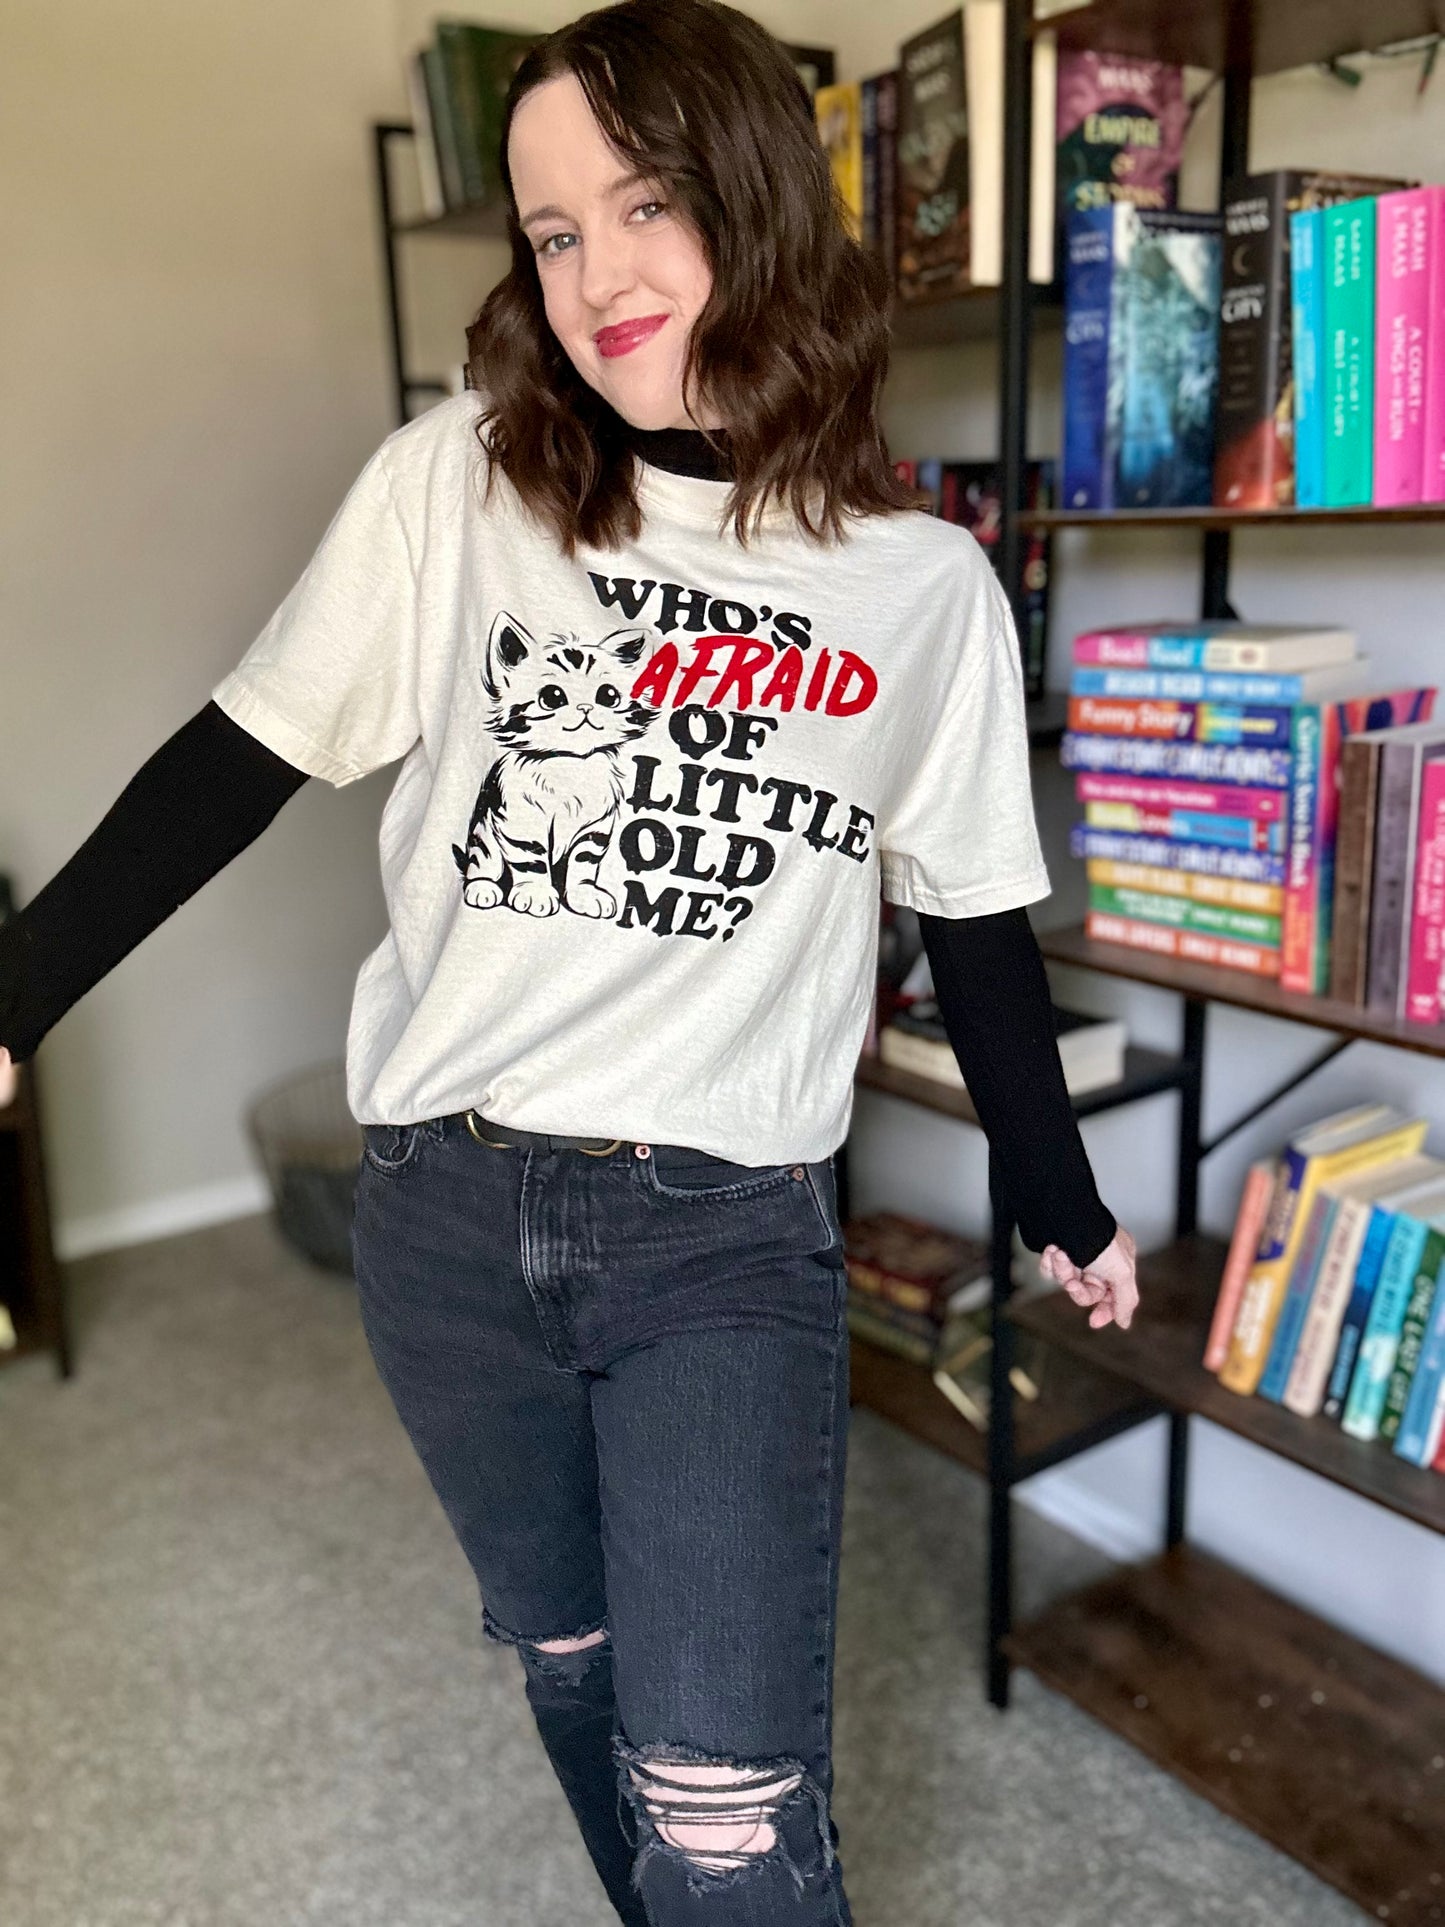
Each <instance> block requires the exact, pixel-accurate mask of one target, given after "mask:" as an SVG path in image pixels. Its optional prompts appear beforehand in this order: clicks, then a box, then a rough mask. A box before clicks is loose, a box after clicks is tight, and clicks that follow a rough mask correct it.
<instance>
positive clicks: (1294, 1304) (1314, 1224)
mask: <svg viewBox="0 0 1445 1927" xmlns="http://www.w3.org/2000/svg"><path fill="white" fill-rule="evenodd" d="M1337 1209H1338V1206H1337V1203H1336V1200H1335V1199H1334V1198H1331V1197H1328V1196H1327V1195H1326V1194H1325V1193H1324V1192H1320V1193H1319V1195H1318V1196H1317V1197H1316V1198H1315V1201H1314V1204H1313V1206H1312V1208H1311V1210H1310V1216H1309V1223H1308V1224H1307V1225H1306V1226H1305V1228H1304V1235H1303V1237H1302V1238H1301V1240H1300V1248H1299V1250H1298V1251H1297V1252H1296V1254H1295V1261H1294V1265H1293V1267H1292V1269H1291V1271H1290V1276H1289V1290H1288V1292H1287V1293H1286V1294H1285V1301H1284V1303H1283V1304H1282V1305H1281V1306H1280V1310H1279V1319H1278V1322H1277V1323H1276V1325H1275V1328H1274V1340H1273V1343H1272V1344H1271V1345H1270V1348H1269V1358H1268V1361H1267V1362H1266V1364H1265V1368H1264V1376H1263V1378H1261V1379H1260V1381H1259V1396H1260V1397H1261V1398H1267V1399H1270V1400H1272V1401H1273V1402H1274V1404H1276V1405H1279V1404H1281V1403H1282V1402H1283V1400H1284V1389H1285V1386H1286V1385H1288V1383H1289V1373H1290V1367H1291V1365H1293V1364H1294V1355H1295V1348H1296V1346H1297V1345H1298V1344H1299V1340H1300V1333H1301V1332H1302V1331H1303V1330H1304V1328H1305V1319H1306V1318H1307V1317H1308V1316H1309V1309H1310V1300H1311V1299H1312V1298H1313V1297H1314V1291H1315V1283H1316V1281H1317V1280H1318V1278H1319V1275H1320V1266H1321V1264H1322V1263H1323V1262H1324V1256H1325V1252H1326V1251H1327V1250H1328V1249H1329V1243H1330V1233H1331V1232H1332V1231H1333V1230H1334V1225H1335V1212H1336V1210H1337Z"/></svg>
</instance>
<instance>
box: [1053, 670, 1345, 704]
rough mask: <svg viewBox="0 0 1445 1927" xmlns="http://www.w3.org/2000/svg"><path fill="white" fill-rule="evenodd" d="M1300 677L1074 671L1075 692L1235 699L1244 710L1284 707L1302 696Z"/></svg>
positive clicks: (1170, 698) (1155, 699)
mask: <svg viewBox="0 0 1445 1927" xmlns="http://www.w3.org/2000/svg"><path fill="white" fill-rule="evenodd" d="M1307 689H1308V685H1307V683H1306V681H1305V679H1304V677H1303V676H1253V675H1231V674H1229V673H1228V672H1223V673H1216V672H1214V671H1212V670H1208V671H1200V672H1196V671H1194V670H1187V669H1177V670H1176V669H1093V668H1080V669H1076V670H1075V671H1074V673H1073V675H1072V677H1071V678H1070V680H1069V690H1070V693H1071V694H1072V695H1074V696H1107V697H1112V698H1116V699H1118V698H1133V699H1137V700H1139V701H1143V702H1180V703H1238V704H1241V705H1243V706H1245V707H1247V708H1254V707H1260V706H1262V707H1264V708H1266V709H1273V708H1279V707H1284V708H1288V707H1289V706H1290V705H1291V704H1293V703H1298V702H1303V701H1305V699H1306V693H1307Z"/></svg>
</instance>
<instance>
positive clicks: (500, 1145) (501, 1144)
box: [467, 1111, 512, 1151]
mask: <svg viewBox="0 0 1445 1927" xmlns="http://www.w3.org/2000/svg"><path fill="white" fill-rule="evenodd" d="M476 1115H477V1114H476V1112H475V1111H468V1112H467V1129H468V1130H469V1131H470V1132H471V1134H472V1136H473V1137H474V1138H475V1139H476V1140H477V1143H478V1144H485V1145H488V1146H489V1147H490V1148H491V1149H492V1150H493V1151H510V1150H511V1148H512V1147H511V1145H510V1144H508V1143H507V1142H506V1140H505V1139H503V1138H495V1137H483V1136H482V1134H481V1132H480V1131H479V1130H478V1129H477V1127H476V1124H475V1123H474V1122H473V1120H474V1119H475V1117H476Z"/></svg>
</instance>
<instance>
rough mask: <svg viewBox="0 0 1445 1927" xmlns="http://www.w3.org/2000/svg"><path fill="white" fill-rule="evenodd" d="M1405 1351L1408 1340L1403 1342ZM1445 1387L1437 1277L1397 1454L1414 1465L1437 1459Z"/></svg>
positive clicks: (1444, 1304) (1443, 1306)
mask: <svg viewBox="0 0 1445 1927" xmlns="http://www.w3.org/2000/svg"><path fill="white" fill-rule="evenodd" d="M1401 1350H1402V1351H1403V1350H1404V1340H1403V1338H1402V1340H1401ZM1442 1386H1445V1291H1442V1290H1441V1289H1440V1285H1439V1281H1438V1278H1437V1281H1436V1285H1435V1292H1434V1296H1433V1298H1432V1300H1431V1308H1430V1316H1429V1319H1428V1321H1427V1323H1426V1325H1425V1328H1424V1332H1423V1335H1422V1337H1421V1342H1420V1358H1419V1362H1418V1363H1417V1365H1416V1367H1415V1375H1414V1378H1413V1379H1412V1380H1411V1383H1410V1390H1409V1396H1408V1397H1407V1398H1406V1400H1405V1409H1404V1411H1403V1412H1402V1414H1401V1417H1400V1424H1399V1429H1398V1431H1397V1433H1396V1437H1395V1451H1396V1454H1397V1455H1398V1456H1399V1457H1400V1458H1402V1459H1408V1460H1409V1462H1410V1464H1411V1465H1428V1464H1429V1463H1430V1460H1431V1458H1432V1457H1433V1456H1434V1425H1435V1411H1436V1407H1437V1406H1438V1405H1439V1403H1440V1391H1441V1387H1442Z"/></svg>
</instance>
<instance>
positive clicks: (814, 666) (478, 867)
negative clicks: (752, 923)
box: [452, 572, 878, 943]
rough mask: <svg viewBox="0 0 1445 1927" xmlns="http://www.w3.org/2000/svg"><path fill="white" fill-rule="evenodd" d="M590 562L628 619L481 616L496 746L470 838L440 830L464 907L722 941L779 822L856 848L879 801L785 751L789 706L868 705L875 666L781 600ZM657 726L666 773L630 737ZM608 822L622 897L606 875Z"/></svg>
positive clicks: (597, 586)
mask: <svg viewBox="0 0 1445 1927" xmlns="http://www.w3.org/2000/svg"><path fill="white" fill-rule="evenodd" d="M589 580H590V582H591V584H592V588H593V591H594V593H595V594H596V596H597V600H598V603H599V605H600V606H601V608H602V609H603V610H606V611H611V612H614V615H615V614H616V613H620V614H621V615H622V616H623V617H624V618H625V619H626V622H627V624H628V625H629V626H626V627H622V628H615V629H611V630H608V631H606V632H605V633H603V634H601V635H599V636H597V637H595V638H588V637H586V636H584V635H580V634H578V633H575V632H569V633H565V634H552V635H550V636H548V637H547V638H546V639H545V640H539V639H538V638H537V637H536V636H534V635H533V634H532V633H531V631H530V630H529V629H528V628H527V626H526V624H525V623H524V622H522V621H521V620H520V619H519V618H518V617H517V616H516V615H514V614H513V613H511V612H510V611H508V610H501V611H499V612H498V613H497V614H496V616H495V617H494V618H493V620H492V623H491V627H490V629H489V631H488V635H487V642H486V650H485V659H484V662H483V666H482V670H481V679H482V685H483V689H484V691H485V694H486V697H487V727H488V729H489V731H490V733H491V735H492V737H493V739H494V740H495V741H496V742H497V743H499V744H501V745H502V749H501V753H500V755H498V757H497V759H496V761H495V762H494V763H493V764H492V766H491V768H490V769H489V770H488V771H487V774H486V776H485V778H484V780H483V782H482V785H481V791H480V794H479V795H478V797H477V801H476V805H475V807H474V809H473V812H472V820H471V824H470V826H469V829H468V832H467V839H466V845H465V848H463V847H461V846H459V845H457V844H453V846H452V853H453V855H454V857H455V858H456V863H457V867H458V869H459V870H460V872H461V876H462V892H463V897H464V900H465V902H466V903H467V904H468V906H469V907H471V908H472V909H475V910H491V909H496V908H501V907H506V908H508V909H511V910H514V911H519V912H521V913H522V914H523V915H527V916H533V917H548V916H552V915H554V914H555V913H556V912H558V911H559V910H562V911H571V912H573V913H574V914H575V915H578V916H584V917H594V918H606V919H611V920H615V922H616V924H617V927H618V928H620V929H637V930H648V931H651V932H652V934H653V935H655V936H658V937H692V938H697V939H701V940H703V941H707V940H709V939H712V938H714V937H716V938H720V939H721V940H722V941H723V942H724V943H725V942H727V941H728V939H729V938H730V937H732V936H733V935H734V933H735V932H736V931H737V930H738V929H739V927H740V926H741V925H742V924H743V923H744V922H745V921H746V919H747V918H748V917H749V916H750V915H751V914H752V911H753V905H754V901H755V899H756V896H757V893H758V892H759V891H761V890H762V889H763V888H764V886H765V885H766V884H767V882H768V880H769V878H770V877H771V876H772V875H773V872H774V870H775V868H776V865H777V857H778V848H779V844H780V841H781V840H782V839H785V838H789V837H799V838H801V839H802V841H803V842H804V843H805V844H806V845H807V846H808V847H809V848H810V849H811V850H812V851H813V852H815V853H816V854H818V855H820V856H821V855H822V854H823V853H825V852H831V853H833V854H834V855H836V856H840V857H843V858H846V859H849V860H851V861H853V862H855V863H862V862H864V861H865V860H866V859H867V857H868V856H869V854H870V853H871V843H870V832H871V830H872V827H873V820H874V819H873V814H872V812H871V811H870V810H867V809H864V808H863V807H862V806H861V805H859V804H856V803H848V802H845V801H844V800H843V799H842V798H841V797H840V796H839V795H838V794H837V793H836V792H835V791H832V790H829V789H827V788H826V787H824V786H823V785H822V784H820V783H819V782H818V781H817V780H816V777H805V776H804V775H802V774H800V773H799V772H797V771H796V769H791V770H789V771H788V772H787V773H786V774H785V773H783V771H782V770H780V769H779V768H778V767H777V765H778V763H779V762H780V760H782V755H781V752H782V751H783V750H784V749H785V747H786V745H787V743H788V741H789V731H788V718H789V717H790V716H793V715H795V714H798V713H806V714H810V715H815V716H823V717H837V718H847V717H850V716H856V715H858V714H860V713H861V712H862V711H863V710H866V709H867V708H869V707H870V705H871V704H872V703H873V701H874V699H875V697H876V696H877V693H878V679H877V676H876V674H875V673H874V670H873V669H872V667H871V665H870V664H869V663H867V662H866V661H865V660H864V659H863V658H862V657H861V656H859V655H858V654H857V653H856V652H854V651H852V650H849V649H830V648H827V647H817V646H815V643H814V638H813V635H812V624H811V622H810V620H809V619H808V618H807V617H806V616H802V615H798V614H796V613H794V612H792V611H786V610H785V611H779V612H778V613H777V614H776V615H775V614H774V612H773V610H772V609H771V608H769V607H767V606H766V605H763V606H761V607H759V608H757V609H753V608H750V607H748V606H747V605H746V604H744V603H740V602H734V601H730V600H725V599H723V598H721V597H716V596H712V595H710V594H709V593H708V592H707V591H706V590H704V589H699V588H685V587H683V586H682V585H680V584H678V583H674V582H657V581H652V580H648V579H643V580H636V579H633V578H631V577H625V576H619V577H609V576H603V575H597V574H592V573H591V572H589ZM639 619H640V620H639ZM604 620H605V617H599V624H598V626H599V628H600V627H601V626H602V622H603V621H604ZM764 625H770V626H769V627H768V629H767V633H766V634H763V633H760V631H762V630H763V627H764ZM679 631H680V632H681V634H680V635H679V634H678V632H679ZM689 632H691V633H689ZM664 731H665V733H666V735H667V737H668V738H669V739H670V742H671V745H672V748H673V750H674V751H675V752H676V757H675V759H672V758H669V759H667V761H668V762H673V763H674V767H673V768H672V769H671V770H670V771H669V769H668V768H667V767H666V766H665V761H664V757H663V756H662V755H660V754H654V753H651V751H652V748H653V747H654V744H653V742H652V741H651V740H649V741H648V742H641V739H644V738H649V739H651V738H655V737H656V736H657V734H658V733H659V732H664ZM634 743H640V746H639V747H638V748H637V749H633V748H631V747H630V746H631V745H632V744H634ZM619 826H620V827H619ZM614 840H615V842H616V845H617V852H618V856H619V858H620V861H621V867H622V870H623V872H624V876H623V879H622V880H621V886H620V887H621V899H620V901H619V898H618V896H617V895H616V894H615V893H614V891H613V890H611V889H609V888H606V887H604V886H603V885H602V884H601V883H599V881H598V868H599V866H600V864H601V863H602V861H603V859H604V857H605V856H606V855H607V853H608V851H609V850H610V849H611V848H612V846H613V843H614Z"/></svg>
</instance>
